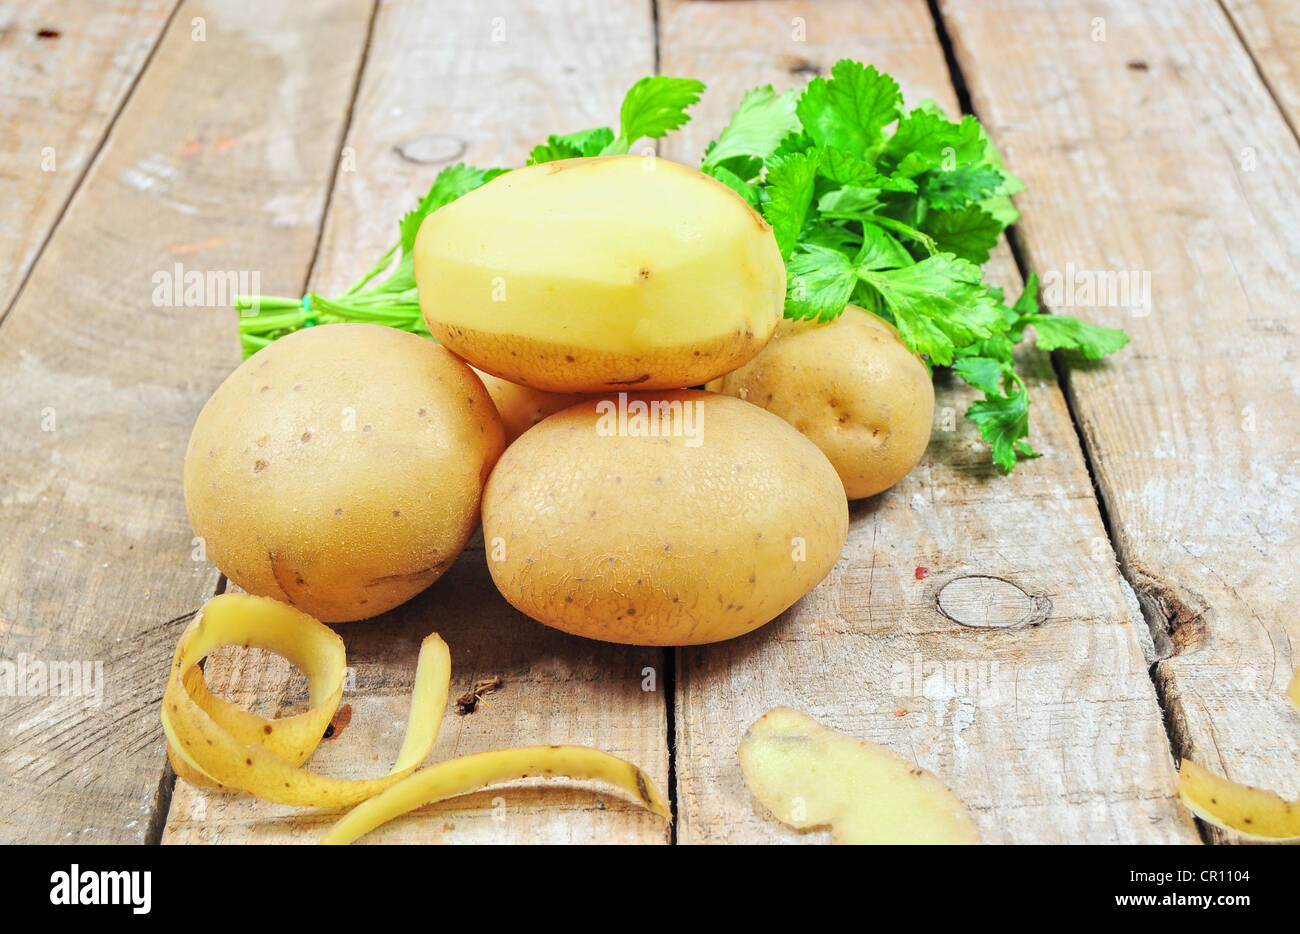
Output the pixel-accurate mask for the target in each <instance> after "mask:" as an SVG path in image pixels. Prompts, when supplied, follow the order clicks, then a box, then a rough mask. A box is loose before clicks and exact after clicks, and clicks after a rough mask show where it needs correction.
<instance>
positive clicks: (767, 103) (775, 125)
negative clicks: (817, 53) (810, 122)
mask: <svg viewBox="0 0 1300 934" xmlns="http://www.w3.org/2000/svg"><path fill="white" fill-rule="evenodd" d="M796 99H797V95H796V93H795V92H794V91H786V92H785V93H784V94H777V93H776V92H775V91H773V90H772V86H771V85H770V84H765V85H763V86H762V87H758V88H754V89H753V90H752V91H749V92H748V93H747V94H746V95H745V96H744V97H743V98H742V99H741V101H740V107H738V108H737V109H736V112H735V113H734V114H732V115H731V121H730V122H729V123H728V124H727V125H726V126H725V127H723V129H722V133H721V134H719V136H718V138H717V140H715V141H714V142H712V143H710V144H709V146H708V148H707V149H705V150H704V162H702V163H701V164H700V171H701V172H703V173H705V174H706V175H713V174H714V172H715V170H717V169H718V168H719V167H728V168H730V170H731V171H732V172H733V173H735V174H737V175H743V176H744V180H745V181H748V180H749V179H751V178H753V177H754V176H756V175H757V174H758V172H759V170H760V169H761V168H762V167H763V162H764V161H766V160H767V159H770V158H771V157H772V155H773V153H775V152H776V148H777V146H779V145H781V140H783V139H785V137H787V136H788V135H790V134H791V133H794V132H796V131H798V130H799V126H800V124H799V118H798V117H796V116H795V113H794V105H795V101H796ZM733 162H741V163H743V164H744V165H745V166H747V167H751V168H752V171H750V172H748V173H747V174H746V173H745V172H744V171H737V169H736V167H735V166H734V165H729V164H730V163H733Z"/></svg>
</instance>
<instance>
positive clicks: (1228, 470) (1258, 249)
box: [941, 0, 1300, 798]
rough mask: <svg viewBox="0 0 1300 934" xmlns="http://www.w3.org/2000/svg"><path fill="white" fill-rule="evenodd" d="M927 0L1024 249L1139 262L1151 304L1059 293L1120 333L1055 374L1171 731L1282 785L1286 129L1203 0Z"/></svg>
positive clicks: (1292, 640)
mask: <svg viewBox="0 0 1300 934" xmlns="http://www.w3.org/2000/svg"><path fill="white" fill-rule="evenodd" d="M1281 6H1283V5H1278V8H1279V9H1280V8H1281ZM941 8H942V11H943V14H944V18H945V21H946V22H947V25H948V28H949V30H950V31H951V34H952V37H953V41H954V45H955V49H956V54H957V58H958V60H959V62H960V63H961V66H962V69H963V71H964V72H965V74H966V76H967V79H968V81H969V83H970V87H971V91H972V95H973V100H974V105H975V109H976V110H977V111H978V112H979V114H980V116H981V117H982V118H983V119H984V121H985V124H986V126H988V127H989V130H990V132H991V134H992V136H993V138H994V140H995V141H996V142H997V143H998V144H999V145H1000V146H1001V147H1002V149H1003V151H1004V152H1005V153H1006V155H1007V157H1008V159H1009V160H1010V162H1011V163H1012V164H1013V165H1015V167H1016V170H1017V171H1018V172H1019V173H1020V175H1021V176H1022V177H1023V178H1024V179H1025V181H1026V183H1027V184H1028V186H1029V189H1028V192H1027V193H1026V194H1025V195H1023V196H1022V197H1021V198H1020V201H1019V203H1020V207H1021V209H1022V211H1023V212H1024V216H1023V218H1022V220H1021V223H1020V225H1019V229H1020V237H1021V242H1022V244H1023V247H1024V252H1025V255H1026V257H1027V258H1028V261H1029V263H1030V264H1031V266H1032V267H1033V268H1034V269H1037V270H1039V271H1040V272H1045V271H1050V270H1058V271H1065V270H1067V269H1073V270H1086V271H1101V272H1102V273H1109V274H1112V275H1115V274H1117V275H1118V277H1119V279H1120V281H1121V283H1122V282H1123V281H1126V280H1134V281H1133V282H1132V284H1134V285H1137V286H1138V287H1139V291H1140V287H1141V284H1142V281H1143V278H1144V277H1149V289H1150V305H1149V309H1148V308H1143V307H1141V306H1140V305H1139V307H1138V308H1137V312H1138V313H1136V314H1135V313H1134V312H1133V310H1131V308H1126V307H1122V306H1124V305H1129V306H1131V305H1133V304H1134V303H1133V302H1131V301H1130V302H1123V301H1113V300H1112V301H1108V302H1104V303H1103V304H1105V305H1106V307H1087V308H1083V309H1080V311H1081V313H1084V314H1086V315H1088V316H1089V317H1091V318H1094V319H1098V320H1101V321H1104V322H1105V323H1109V324H1115V325H1123V326H1124V327H1125V328H1126V329H1127V330H1128V332H1129V333H1130V334H1131V335H1132V337H1133V343H1132V345H1131V347H1130V349H1129V350H1127V351H1125V352H1124V355H1123V359H1122V360H1121V361H1120V363H1119V364H1118V365H1116V366H1112V367H1101V368H1096V369H1090V370H1087V371H1080V372H1075V373H1074V374H1073V375H1072V377H1071V379H1070V384H1069V387H1068V390H1069V393H1070V396H1071V399H1072V402H1073V407H1074V410H1075V413H1076V416H1077V418H1078V420H1079V423H1080V425H1081V428H1082V432H1083V436H1084V439H1085V442H1086V445H1087V449H1088V453H1089V456H1090V458H1091V461H1092V465H1093V470H1094V472H1095V475H1096V478H1097V482H1098V485H1099V487H1100V490H1101V494H1102V497H1103V500H1104V502H1105V506H1106V509H1107V512H1108V514H1109V516H1110V521H1111V525H1112V527H1113V529H1114V533H1115V541H1116V545H1117V547H1118V551H1119V556H1120V559H1121V562H1122V566H1123V569H1124V571H1125V573H1126V574H1127V575H1128V577H1129V579H1130V580H1131V581H1132V582H1133V585H1134V587H1135V588H1136V590H1137V593H1138V596H1139V598H1140V599H1141V600H1142V602H1143V606H1144V609H1145V610H1146V612H1147V615H1148V618H1149V619H1150V620H1151V622H1152V626H1153V628H1154V629H1155V630H1156V632H1157V636H1158V638H1157V647H1158V648H1159V650H1160V654H1161V656H1162V657H1161V660H1160V661H1159V662H1158V663H1157V665H1156V668H1155V672H1156V676H1157V678H1158V681H1159V684H1160V685H1161V689H1162V693H1163V694H1164V695H1165V701H1166V706H1167V709H1168V715H1169V720H1170V724H1171V727H1172V733H1173V740H1174V744H1175V748H1176V749H1177V751H1178V752H1179V753H1180V754H1182V755H1186V756H1188V757H1190V758H1192V759H1193V760H1195V761H1196V762H1198V763H1199V764H1201V765H1204V766H1206V767H1207V768H1210V769H1214V770H1216V771H1219V772H1221V773H1223V774H1226V775H1227V776H1228V777H1229V778H1232V779H1236V780H1238V781H1245V782H1250V783H1253V784H1257V785H1261V786H1263V787H1266V788H1270V789H1274V790H1276V791H1278V792H1279V793H1281V794H1283V795H1284V796H1287V797H1290V798H1295V797H1296V796H1297V795H1300V717H1297V716H1296V714H1295V711H1294V710H1293V709H1291V708H1290V707H1289V705H1288V704H1287V702H1286V701H1285V699H1284V698H1283V692H1284V691H1285V690H1286V686H1287V682H1288V680H1289V679H1290V677H1291V673H1292V670H1293V669H1294V668H1295V667H1296V665H1297V662H1298V661H1300V657H1298V655H1297V652H1296V643H1297V641H1300V615H1297V613H1296V609H1295V596H1296V592H1297V590H1296V589H1297V584H1298V583H1300V579H1298V577H1297V575H1298V574H1300V474H1298V473H1297V468H1296V465H1297V463H1298V462H1300V433H1298V432H1297V431H1296V425H1297V421H1298V420H1300V380H1297V377H1296V362H1297V351H1300V343H1298V341H1300V337H1297V335H1298V334H1300V311H1298V310H1297V306H1296V285H1295V270H1296V258H1297V257H1298V256H1300V195H1298V194H1297V189H1296V185H1295V180H1296V178H1297V177H1300V150H1298V149H1297V145H1296V138H1295V136H1294V135H1293V133H1292V131H1291V130H1290V129H1289V128H1288V126H1287V124H1286V123H1285V122H1284V120H1283V118H1282V115H1281V113H1280V112H1279V109H1278V106H1277V104H1276V103H1275V101H1274V100H1273V99H1272V97H1270V95H1269V93H1268V90H1267V89H1266V88H1265V86H1264V84H1263V83H1262V82H1261V80H1260V78H1259V75H1258V74H1257V72H1256V69H1255V66H1254V64H1253V63H1252V61H1251V59H1250V57H1249V56H1248V55H1247V53H1246V51H1245V50H1244V49H1243V48H1242V46H1241V44H1240V42H1239V41H1238V40H1237V37H1236V34H1235V32H1234V30H1233V28H1232V26H1231V25H1230V23H1229V22H1228V19H1227V17H1226V16H1225V15H1224V12H1223V10H1222V9H1221V8H1220V7H1219V6H1218V5H1217V4H1215V3H1213V2H1210V0H1203V2H1197V3H1187V2H1152V3H1144V4H1129V3H1120V2H1101V3H1096V4H1093V5H1092V6H1091V7H1090V8H1089V11H1088V14H1087V16H1088V17H1093V19H1091V20H1089V19H1087V18H1084V17H1082V16H1074V17H1070V16H1063V15H1062V14H1061V11H1060V8H1059V7H1058V5H1056V4H1053V3H1048V2H1045V0H1044V2H1033V0H1002V2H983V0H981V2H971V0H945V2H944V3H943V4H942V7H941ZM1008 30H1014V32H1013V33H1012V35H1011V37H1010V38H1011V39H1012V40H1013V41H1008ZM1099 30H1104V31H1101V32H1099ZM1088 275H1092V276H1093V277H1094V278H1096V277H1097V274H1096V273H1095V272H1093V273H1088ZM1079 294H1080V293H1076V294H1075V298H1076V299H1078V298H1079ZM1068 297H1069V296H1068V293H1066V292H1064V291H1063V292H1062V294H1061V296H1060V299H1059V300H1058V301H1057V302H1056V303H1055V304H1056V306H1057V308H1058V310H1068V309H1065V308H1061V307H1060V306H1061V304H1063V302H1064V300H1065V299H1068ZM1097 297H1098V298H1100V297H1101V296H1097ZM1049 298H1050V296H1049ZM1107 298H1110V296H1107ZM1121 298H1122V296H1121ZM1148 312H1149V313H1148Z"/></svg>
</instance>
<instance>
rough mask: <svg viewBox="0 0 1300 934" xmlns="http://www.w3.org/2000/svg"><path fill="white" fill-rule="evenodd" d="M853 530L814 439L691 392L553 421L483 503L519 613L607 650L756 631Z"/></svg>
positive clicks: (518, 447) (766, 416)
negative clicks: (613, 646) (622, 645)
mask: <svg viewBox="0 0 1300 934" xmlns="http://www.w3.org/2000/svg"><path fill="white" fill-rule="evenodd" d="M656 413H657V414H656ZM651 431H653V432H654V433H653V434H652V433H651ZM847 531H848V503H847V501H846V500H845V498H844V489H843V487H842V486H841V485H840V481H839V478H838V477H837V476H836V474H835V470H834V468H833V467H831V465H830V464H829V463H828V462H827V461H826V458H825V457H824V456H822V454H821V452H820V451H818V450H817V448H816V447H815V446H814V445H813V444H812V443H811V442H810V441H808V439H806V438H804V437H803V436H802V435H800V434H799V433H798V432H797V431H795V430H794V429H793V428H791V427H790V426H789V425H787V424H786V423H785V422H783V421H781V419H779V418H777V417H776V416H775V415H772V414H771V413H769V412H764V411H763V410H762V409H759V408H757V407H755V406H752V405H749V404H748V403H746V402H741V401H740V400H739V399H732V398H730V397H728V396H720V395H716V394H714V393H707V392H696V391H690V390H687V391H679V392H665V393H636V394H626V393H622V394H617V395H616V396H615V397H612V398H604V399H595V400H588V401H586V402H582V403H580V404H578V405H575V406H573V407H571V408H568V409H565V410H564V411H562V412H558V413H556V414H555V415H552V416H551V417H550V418H547V419H546V420H545V421H543V422H541V423H540V424H539V425H537V426H536V427H535V428H533V429H531V430H530V431H528V432H527V433H526V434H525V435H523V437H521V438H520V439H519V440H518V441H516V442H515V443H514V444H512V445H511V446H510V447H509V448H508V449H507V450H506V453H505V454H504V455H503V456H502V458H501V460H500V462H499V463H498V464H497V467H496V469H495V470H494V471H493V472H492V476H491V478H490V479H489V480H488V485H487V489H486V490H485V492H484V495H483V539H484V544H485V547H486V549H487V556H488V567H489V569H490V570H491V573H492V578H493V580H494V581H495V582H496V585H497V587H498V589H499V590H500V591H501V593H502V594H504V595H505V597H506V599H507V600H509V601H510V603H511V604H513V605H514V606H515V607H516V608H517V609H519V610H520V611H522V612H524V613H526V614H527V615H529V616H531V617H532V618H533V619H535V620H538V621H539V622H542V623H545V624H546V625H548V626H554V627H555V628H557V629H562V630H564V631H565V632H570V633H574V634H576V635H580V636H587V637H589V638H592V639H601V640H603V641H606V642H623V643H632V644H637V645H694V644H698V643H703V642H715V641H717V640H719V639H729V638H732V637H733V636H738V635H740V634H742V633H745V632H749V631H750V630H751V629H754V628H756V627H758V626H761V625H763V624H764V623H766V622H768V621H769V620H771V619H772V618H774V617H775V616H777V615H778V614H779V613H781V612H782V611H783V610H785V609H786V608H787V607H789V606H790V605H791V604H793V603H794V602H795V601H796V600H798V599H799V598H800V597H802V596H803V595H804V594H805V593H807V592H808V591H809V590H811V589H812V588H813V587H815V586H816V585H817V583H818V582H819V581H821V580H822V578H824V577H825V576H826V574H827V573H828V572H829V571H830V569H831V568H832V567H833V566H834V564H835V562H836V560H837V559H838V558H839V554H840V549H841V548H842V547H843V545H844V539H845V535H846V534H847Z"/></svg>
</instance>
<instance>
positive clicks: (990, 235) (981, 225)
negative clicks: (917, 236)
mask: <svg viewBox="0 0 1300 934" xmlns="http://www.w3.org/2000/svg"><path fill="white" fill-rule="evenodd" d="M921 229H922V230H923V231H924V232H925V233H928V234H929V235H930V236H931V237H933V238H934V242H935V245H936V248H937V249H939V250H944V251H947V252H949V253H955V254H956V255H957V256H960V257H961V258H962V259H967V260H970V261H971V262H972V263H978V264H981V265H982V264H984V263H987V262H988V260H989V253H990V252H991V251H992V249H993V248H994V247H995V246H997V244H998V238H999V237H1001V236H1002V230H1003V226H1002V224H1000V223H999V222H998V219H997V218H996V217H994V216H993V215H992V214H990V213H989V212H988V211H986V210H984V209H983V208H982V207H980V206H979V205H978V204H969V205H967V206H966V207H964V208H962V209H961V210H960V211H931V212H930V213H929V215H927V216H926V219H925V221H924V223H922V225H921Z"/></svg>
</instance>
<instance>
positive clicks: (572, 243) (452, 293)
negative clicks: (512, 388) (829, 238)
mask: <svg viewBox="0 0 1300 934" xmlns="http://www.w3.org/2000/svg"><path fill="white" fill-rule="evenodd" d="M415 277H416V281H417V282H418V284H419V290H420V306H421V309H422V310H423V312H424V317H425V320H426V321H427V322H428V325H429V330H430V331H432V332H433V335H434V336H435V337H436V338H437V339H438V341H439V342H440V343H442V344H444V345H445V346H446V347H448V348H449V349H451V350H452V351H454V352H455V353H457V354H459V355H460V356H462V357H464V358H465V359H466V360H468V361H469V362H470V363H472V364H473V365H474V366H476V367H478V368H479V369H481V370H486V371H487V372H489V373H492V374H494V375H496V376H500V377H501V378H503V379H507V380H509V381H510V382H512V383H520V384H523V385H525V386H532V387H534V388H537V389H545V390H548V391H551V392H600V391H603V390H609V389H615V390H617V389H621V388H629V387H630V388H634V389H637V390H644V389H676V388H680V387H683V386H692V385H698V384H700V383H703V382H705V381H707V380H709V379H712V378H713V377H715V376H719V375H721V374H722V373H726V372H728V371H730V370H734V369H735V368H736V367H738V366H740V365H741V364H742V363H744V362H745V361H747V360H749V359H750V358H751V357H752V356H754V354H756V353H758V351H759V350H760V349H761V348H762V346H763V345H764V344H765V343H767V340H768V338H769V337H771V335H772V331H773V329H774V328H775V327H776V325H777V322H778V321H780V320H781V315H782V308H783V304H784V300H785V267H784V265H783V263H782V261H781V255H780V251H779V249H778V248H777V245H776V239H775V237H773V235H772V230H771V228H770V227H769V226H768V224H767V223H766V222H765V221H764V220H763V218H762V217H760V216H759V215H758V214H757V213H756V212H755V211H754V210H753V209H752V208H750V207H749V205H747V204H746V203H745V201H744V199H743V198H741V197H740V196H739V195H737V194H736V193H735V192H733V191H732V190H731V189H730V188H728V187H727V186H726V185H723V184H722V183H720V182H717V181H715V180H713V179H712V178H709V177H708V176H706V175H702V174H701V173H699V172H696V171H695V170H693V169H688V168H685V167H684V166H680V165H677V164H676V163H673V162H669V161H667V160H665V159H656V158H653V157H641V156H609V157H602V158H594V159H568V160H564V161H561V162H550V163H546V164H543V165H536V166H529V167H527V168H523V169H517V170H515V171H513V172H509V173H507V174H506V175H502V176H500V177H499V178H496V179H494V180H493V181H491V182H489V183H488V184H487V185H484V186H483V187H482V188H480V189H477V190H476V191H472V192H470V193H469V194H467V195H465V196H463V197H461V198H460V199H458V200H456V201H454V202H452V203H451V204H449V205H447V206H446V207H443V208H440V209H439V210H437V211H435V212H434V213H433V214H431V215H429V216H428V217H427V218H426V219H425V221H424V223H423V224H422V225H421V227H420V232H419V236H418V238H417V239H416V243H415Z"/></svg>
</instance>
